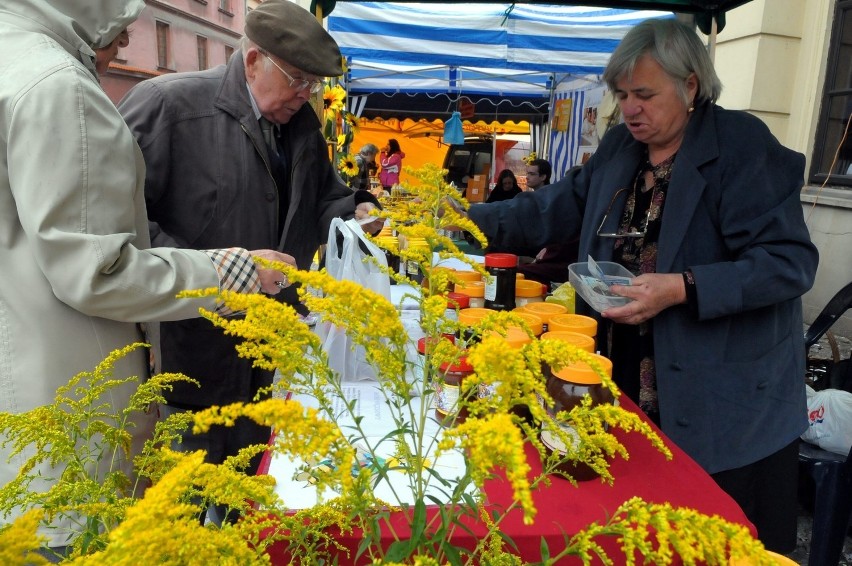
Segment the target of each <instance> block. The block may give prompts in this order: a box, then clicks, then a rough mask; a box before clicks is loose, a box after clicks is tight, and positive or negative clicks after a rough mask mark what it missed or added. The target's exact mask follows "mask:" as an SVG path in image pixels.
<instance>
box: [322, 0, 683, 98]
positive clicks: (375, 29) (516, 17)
mask: <svg viewBox="0 0 852 566" xmlns="http://www.w3.org/2000/svg"><path fill="white" fill-rule="evenodd" d="M660 17H669V18H670V17H673V15H672V13H671V12H657V11H649V10H620V9H606V8H593V7H588V6H586V7H581V6H564V5H543V4H514V5H513V4H478V3H473V4H408V3H402V4H399V3H387V2H339V3H338V4H337V5H336V7H335V9H334V11H333V12H332V14H331V15H330V16H329V17H328V20H327V25H328V30H329V32H330V33H331V35H332V36H333V37H334V38H335V40H337V42H338V44H339V45H340V48H341V51H342V52H343V54H344V56H345V57H347V59H348V61H349V65H350V74H349V76H348V77H347V88H348V89H349V90H350V91H351V92H386V93H389V92H406V93H417V92H419V93H448V94H483V95H499V96H542V97H547V96H549V93H550V89H551V87H552V86H554V83H553V81H554V80H557V79H556V77H564V76H573V77H578V76H583V77H593V76H596V75H600V74H601V73H602V72H603V68H604V66H605V65H606V63H607V60H608V59H609V56H610V53H612V51H613V49H615V46H616V45H617V44H618V42H619V41H620V40H621V38H622V37H623V36H624V34H625V33H627V31H628V30H629V29H630V28H631V27H633V26H634V25H636V24H637V23H639V22H640V21H642V20H645V19H648V18H660ZM559 80H561V79H559Z"/></svg>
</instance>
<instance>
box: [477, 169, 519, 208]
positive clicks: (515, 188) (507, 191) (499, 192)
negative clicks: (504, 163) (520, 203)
mask: <svg viewBox="0 0 852 566" xmlns="http://www.w3.org/2000/svg"><path fill="white" fill-rule="evenodd" d="M522 192H523V191H522V190H521V187H520V186H519V185H518V179H517V178H515V174H514V173H512V170H511V169H503V170H502V171H500V174H499V175H497V183H495V186H494V190H493V191H491V194H490V195H488V200H486V201H485V202H497V201H501V200H508V199H511V198H514V197H515V196H516V195H519V194H521V193H522Z"/></svg>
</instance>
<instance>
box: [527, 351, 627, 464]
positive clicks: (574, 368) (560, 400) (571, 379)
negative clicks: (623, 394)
mask: <svg viewBox="0 0 852 566" xmlns="http://www.w3.org/2000/svg"><path fill="white" fill-rule="evenodd" d="M591 355H592V356H593V357H594V359H595V361H597V362H598V363H599V364H600V365H601V366H603V369H604V371H605V372H606V373H607V374H608V375H609V376H612V362H611V361H610V360H609V359H607V358H605V357H604V356H600V355H598V354H591ZM546 374H547V384H546V388H547V393H548V394H549V395H550V397H551V398H552V399H553V402H554V405H553V407H547V408H546V409H547V412H548V413H549V414H550V415H551V416H554V415H556V414H557V413H559V412H560V411H570V410H571V409H572V408H573V407H575V406H577V405H580V404H581V403H582V400H583V397H584V396H586V395H588V396H590V397H591V399H592V405H600V404H604V403H612V402H613V396H612V392H611V391H610V390H609V389H607V388H606V387H604V385H603V384H602V383H601V377H600V376H599V375H598V374H597V373H595V371H594V370H593V369H592V368H591V366H590V365H589V364H587V363H585V362H577V363H574V364H571V365H568V366H565V367H563V368H562V369H560V370H558V371H550V370H549V368H548V369H547V370H546ZM559 426H560V428H561V429H562V431H564V432H565V433H567V436H568V438H570V439H573V442H574V443H575V446H576V443H577V442H579V436H578V434H577V432H576V430H575V428H574V426H573V425H572V423H570V422H562V423H560V425H559ZM539 439H540V440H541V442H542V444H544V447H545V450H546V452H547V454H548V456H550V455H551V454H554V453H556V454H557V455H559V456H565V454H566V453H567V452H568V450H569V447H568V446H566V445H565V444H564V443H563V442H562V440H561V439H560V438H559V437H558V436H557V435H556V434H555V433H554V431H553V430H552V429H549V428H548V427H547V425H543V426H542V429H541V432H540V434H539ZM556 470H557V471H559V472H562V473H564V474H567V475H570V476H571V477H573V478H574V479H575V480H577V481H585V480H590V479H594V478H596V477H598V474H597V473H596V472H595V471H594V470H593V469H592V468H590V467H589V466H588V465H586V464H584V463H582V462H576V463H575V462H572V461H571V460H566V461H564V462H562V463H561V464H559V465H558V466H557V467H556Z"/></svg>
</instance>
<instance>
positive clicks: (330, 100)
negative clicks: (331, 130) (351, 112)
mask: <svg viewBox="0 0 852 566" xmlns="http://www.w3.org/2000/svg"><path fill="white" fill-rule="evenodd" d="M345 101H346V90H344V88H343V87H342V86H340V85H339V84H337V85H334V86H331V85H329V84H328V83H326V85H325V88H324V89H323V93H322V102H323V116H324V117H325V120H326V122H328V121H330V120H335V119H336V118H337V115H338V114H339V113H340V112H342V111H343V105H344V103H345Z"/></svg>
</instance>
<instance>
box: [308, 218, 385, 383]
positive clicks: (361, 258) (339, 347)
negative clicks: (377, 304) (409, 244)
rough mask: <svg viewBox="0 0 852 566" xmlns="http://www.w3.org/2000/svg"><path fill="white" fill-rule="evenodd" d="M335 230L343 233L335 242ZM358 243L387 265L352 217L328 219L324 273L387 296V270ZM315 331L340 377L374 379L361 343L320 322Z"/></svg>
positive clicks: (346, 378)
mask: <svg viewBox="0 0 852 566" xmlns="http://www.w3.org/2000/svg"><path fill="white" fill-rule="evenodd" d="M338 234H342V235H343V242H342V244H338V236H337V235H338ZM359 243H360V244H361V245H359ZM361 246H363V247H364V248H365V249H366V250H368V251H369V252H370V255H372V256H373V257H374V258H375V259H376V261H377V262H378V263H379V264H380V265H384V266H385V267H387V258H386V257H385V254H384V252H383V251H382V250H381V249H380V248H379V247H378V246H376V245H375V244H373V243H372V242H370V241H369V240H368V239H367V238H366V237H365V236H364V231H363V230H362V229H361V226H359V225H358V222H357V221H356V220H347V221H343V220H342V219H340V218H335V219H334V220H332V222H331V226H330V227H329V230H328V246H327V247H326V252H325V257H326V259H325V267H326V270H327V271H328V274H329V275H331V276H332V277H334V278H335V279H337V280H339V281H354V282H356V283H358V284H360V285H362V286H363V287H366V288H367V289H370V290H371V291H374V292H376V293H378V294H380V295H382V296H384V297H385V298H386V299H388V300H390V281H389V279H388V275H387V273H386V272H384V271H382V270H381V269H380V268H379V267H378V266H377V265H376V264H374V263H373V262H372V261H370V260H367V255H366V254H365V253H364V252H363V251H362V249H361ZM317 334H318V335H319V337H320V339H321V340H322V343H323V349H324V350H325V352H326V353H327V354H328V360H329V366H330V367H331V368H332V369H333V370H335V371H336V372H338V373H339V374H340V376H341V379H342V380H343V381H361V380H366V379H376V377H377V376H376V370H375V369H374V368H373V367H371V366H370V365H369V364H368V363H367V361H366V357H367V356H366V351H365V350H364V348H363V347H362V346H356V345H355V343H354V342H353V340H352V339H351V338H350V337H349V336H347V334H346V331H345V329H343V328H339V327H337V326H334V325H332V324H331V323H328V322H322V323H320V324H319V325H318V327H317Z"/></svg>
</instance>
